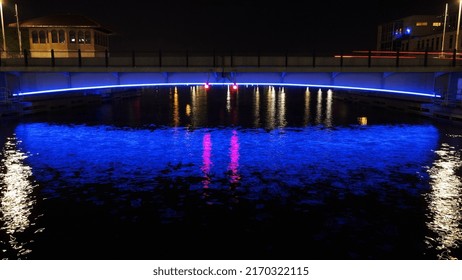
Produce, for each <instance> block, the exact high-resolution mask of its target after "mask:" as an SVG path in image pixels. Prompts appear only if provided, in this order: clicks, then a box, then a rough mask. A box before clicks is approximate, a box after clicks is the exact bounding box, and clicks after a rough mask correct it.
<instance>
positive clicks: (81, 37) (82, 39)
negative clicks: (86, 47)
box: [77, 31, 85, 44]
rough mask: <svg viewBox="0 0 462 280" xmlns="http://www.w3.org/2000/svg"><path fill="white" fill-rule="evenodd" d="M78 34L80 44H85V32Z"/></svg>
mask: <svg viewBox="0 0 462 280" xmlns="http://www.w3.org/2000/svg"><path fill="white" fill-rule="evenodd" d="M77 34H78V42H79V44H83V43H85V38H84V37H83V32H82V31H79V32H78V33H77Z"/></svg>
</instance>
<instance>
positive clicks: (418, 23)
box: [415, 21, 428, 26]
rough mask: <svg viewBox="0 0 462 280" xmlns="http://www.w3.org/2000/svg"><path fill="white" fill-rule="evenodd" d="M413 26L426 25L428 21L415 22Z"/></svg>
mask: <svg viewBox="0 0 462 280" xmlns="http://www.w3.org/2000/svg"><path fill="white" fill-rule="evenodd" d="M415 26H428V22H422V21H421V22H416V23H415Z"/></svg>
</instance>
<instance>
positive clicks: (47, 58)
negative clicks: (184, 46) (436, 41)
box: [0, 50, 462, 68]
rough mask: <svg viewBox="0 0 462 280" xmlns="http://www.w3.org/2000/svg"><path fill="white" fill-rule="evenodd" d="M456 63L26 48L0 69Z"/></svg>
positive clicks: (395, 55)
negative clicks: (36, 49) (32, 49)
mask: <svg viewBox="0 0 462 280" xmlns="http://www.w3.org/2000/svg"><path fill="white" fill-rule="evenodd" d="M23 66H26V67H207V68H211V67H214V68H215V67H235V68H249V67H257V68H265V67H267V68H268V67H295V68H297V67H368V68H373V67H435V66H436V67H460V66H462V53H456V51H452V52H428V51H426V52H399V51H396V52H395V51H390V52H383V51H355V52H351V53H346V54H343V53H335V54H329V55H325V54H324V55H323V54H316V52H314V51H311V52H282V53H274V52H273V53H264V52H254V53H248V52H247V53H243V52H231V51H229V52H214V51H211V52H191V51H181V52H179V51H168V52H165V51H161V50H159V51H152V52H148V51H139V52H136V51H131V52H119V51H117V52H113V51H108V50H105V51H81V50H76V51H54V50H51V51H30V50H24V51H23V52H6V53H5V52H3V53H2V54H1V55H0V67H23Z"/></svg>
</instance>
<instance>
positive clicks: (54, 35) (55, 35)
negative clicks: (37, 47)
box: [51, 30, 58, 44]
mask: <svg viewBox="0 0 462 280" xmlns="http://www.w3.org/2000/svg"><path fill="white" fill-rule="evenodd" d="M51 42H52V43H54V44H56V43H58V31H56V30H51Z"/></svg>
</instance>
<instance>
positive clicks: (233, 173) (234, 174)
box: [228, 130, 241, 184]
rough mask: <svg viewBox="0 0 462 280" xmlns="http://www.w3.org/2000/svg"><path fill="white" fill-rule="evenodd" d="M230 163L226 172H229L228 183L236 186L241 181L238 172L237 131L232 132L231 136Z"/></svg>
mask: <svg viewBox="0 0 462 280" xmlns="http://www.w3.org/2000/svg"><path fill="white" fill-rule="evenodd" d="M230 159H231V161H230V163H229V165H228V170H229V172H230V182H231V184H236V183H238V182H239V180H240V179H241V177H240V175H239V173H238V171H239V136H238V135H237V131H235V130H233V136H231V146H230Z"/></svg>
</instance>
